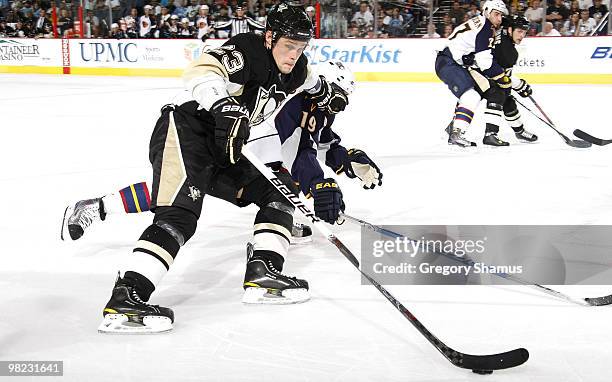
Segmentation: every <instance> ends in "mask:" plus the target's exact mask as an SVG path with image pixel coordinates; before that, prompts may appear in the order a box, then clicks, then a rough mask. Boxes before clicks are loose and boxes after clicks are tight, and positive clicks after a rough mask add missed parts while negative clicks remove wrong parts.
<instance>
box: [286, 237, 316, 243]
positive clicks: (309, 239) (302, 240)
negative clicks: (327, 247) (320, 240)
mask: <svg viewBox="0 0 612 382" xmlns="http://www.w3.org/2000/svg"><path fill="white" fill-rule="evenodd" d="M308 243H312V235H311V236H306V237H295V236H291V238H290V239H289V245H304V244H308Z"/></svg>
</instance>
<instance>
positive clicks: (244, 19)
mask: <svg viewBox="0 0 612 382" xmlns="http://www.w3.org/2000/svg"><path fill="white" fill-rule="evenodd" d="M230 27H231V31H230V36H229V37H234V36H236V35H239V34H240V33H248V32H251V31H254V30H261V31H263V30H265V28H266V27H265V25H262V24H260V23H258V22H257V21H255V20H253V19H252V18H250V17H249V16H245V14H244V8H243V7H241V6H238V7H236V16H235V17H232V18H231V19H230V20H228V21H223V22H215V24H214V28H215V29H216V30H219V29H226V28H230Z"/></svg>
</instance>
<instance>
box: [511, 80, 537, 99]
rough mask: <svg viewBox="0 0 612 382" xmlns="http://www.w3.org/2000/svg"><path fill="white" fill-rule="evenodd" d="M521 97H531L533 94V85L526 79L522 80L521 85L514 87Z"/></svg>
mask: <svg viewBox="0 0 612 382" xmlns="http://www.w3.org/2000/svg"><path fill="white" fill-rule="evenodd" d="M513 89H514V90H515V91H516V92H517V93H518V94H519V95H520V96H521V97H523V98H525V97H529V96H530V95H532V94H533V90H531V86H529V84H528V83H527V81H525V80H521V81H520V82H519V85H518V86H517V87H515V88H513Z"/></svg>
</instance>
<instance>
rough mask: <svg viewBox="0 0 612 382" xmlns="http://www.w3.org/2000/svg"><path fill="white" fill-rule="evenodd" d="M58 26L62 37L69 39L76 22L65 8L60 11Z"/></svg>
mask: <svg viewBox="0 0 612 382" xmlns="http://www.w3.org/2000/svg"><path fill="white" fill-rule="evenodd" d="M57 26H58V28H59V34H60V36H63V37H68V36H69V35H70V34H71V33H72V28H73V27H74V21H73V19H72V17H71V16H70V14H69V13H68V9H66V8H64V9H61V10H60V17H59V19H58V20H57Z"/></svg>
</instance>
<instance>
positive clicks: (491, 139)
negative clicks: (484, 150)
mask: <svg viewBox="0 0 612 382" xmlns="http://www.w3.org/2000/svg"><path fill="white" fill-rule="evenodd" d="M482 143H483V144H485V145H487V146H510V143H508V142H506V141H502V140H501V139H499V137H498V136H497V134H496V133H486V134H485V136H484V138H482Z"/></svg>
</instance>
